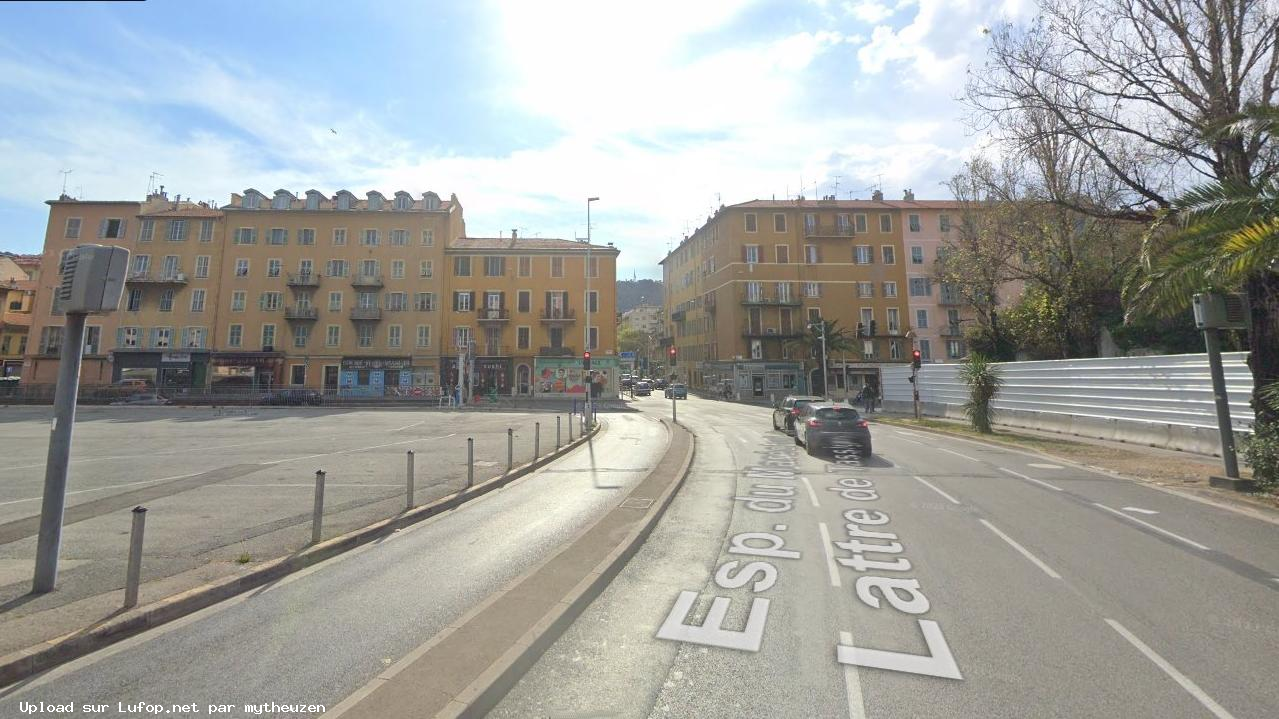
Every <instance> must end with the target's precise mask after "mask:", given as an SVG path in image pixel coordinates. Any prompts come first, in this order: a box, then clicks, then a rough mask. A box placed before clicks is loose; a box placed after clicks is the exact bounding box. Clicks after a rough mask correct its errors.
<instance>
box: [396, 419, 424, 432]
mask: <svg viewBox="0 0 1279 719" xmlns="http://www.w3.org/2000/svg"><path fill="white" fill-rule="evenodd" d="M419 424H426V420H422V421H421V422H414V423H413V424H406V425H404V426H403V427H396V428H395V429H393V430H391V431H392V432H399V431H401V430H405V429H408V428H410V427H416V426H418V425H419Z"/></svg>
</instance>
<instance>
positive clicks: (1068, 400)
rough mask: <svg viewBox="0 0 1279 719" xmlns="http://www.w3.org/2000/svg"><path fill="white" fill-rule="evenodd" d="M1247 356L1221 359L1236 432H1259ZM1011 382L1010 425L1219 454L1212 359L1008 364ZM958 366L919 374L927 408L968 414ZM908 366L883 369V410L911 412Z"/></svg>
mask: <svg viewBox="0 0 1279 719" xmlns="http://www.w3.org/2000/svg"><path fill="white" fill-rule="evenodd" d="M1246 360H1247V353H1245V352H1230V353H1225V354H1223V355H1222V361H1223V364H1224V368H1225V375H1226V391H1227V394H1228V396H1229V398H1230V415H1231V420H1232V422H1233V425H1234V429H1235V432H1236V433H1249V432H1251V431H1252V423H1253V421H1254V419H1255V418H1254V415H1253V411H1252V408H1251V407H1250V406H1249V404H1248V401H1249V399H1250V398H1251V395H1252V374H1251V373H1250V372H1249V370H1248V366H1247V364H1246ZM996 366H997V367H999V369H1000V371H1001V373H1002V375H1003V378H1004V385H1003V388H1002V389H1001V390H1000V391H999V395H998V396H997V397H996V399H995V401H994V403H993V406H994V407H995V409H996V411H997V412H998V413H999V414H998V417H997V421H998V422H1000V423H1003V424H1008V425H1013V426H1022V427H1032V428H1035V429H1046V430H1050V431H1055V432H1067V433H1072V434H1079V435H1084V436H1091V437H1102V438H1105V439H1118V440H1122V441H1128V442H1137V443H1141V444H1150V445H1155V446H1161V447H1168V448H1171V449H1183V450H1187V451H1192V452H1202V453H1211V454H1219V453H1220V441H1219V438H1218V435H1217V415H1216V410H1215V407H1214V404H1213V396H1212V381H1211V379H1210V377H1209V375H1208V355H1206V354H1188V355H1158V356H1153V357H1114V358H1099V359H1079V360H1050V361H1039V362H1003V363H999V364H998V365H996ZM958 370H959V365H955V364H928V365H924V366H923V367H921V368H920V370H919V396H920V401H921V403H922V411H923V412H924V413H925V414H929V415H935V416H949V417H959V416H962V409H961V408H962V405H963V403H964V400H965V398H966V397H967V393H968V388H967V387H966V386H965V385H964V383H963V382H961V381H960V380H959V377H958ZM909 377H910V368H909V367H892V368H885V369H884V370H883V386H884V392H883V395H884V406H885V408H887V409H891V410H899V411H910V409H911V405H912V396H911V385H910V381H909V379H908V378H909Z"/></svg>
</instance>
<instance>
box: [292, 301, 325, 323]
mask: <svg viewBox="0 0 1279 719" xmlns="http://www.w3.org/2000/svg"><path fill="white" fill-rule="evenodd" d="M319 317H320V310H318V309H316V308H315V307H313V306H311V305H292V306H289V307H285V308H284V319H286V320H301V321H311V322H314V321H315V320H317V319H319Z"/></svg>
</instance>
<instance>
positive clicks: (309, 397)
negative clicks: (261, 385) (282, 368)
mask: <svg viewBox="0 0 1279 719" xmlns="http://www.w3.org/2000/svg"><path fill="white" fill-rule="evenodd" d="M323 401H324V395H322V394H320V393H319V392H316V391H315V390H313V389H281V390H276V391H275V392H267V393H266V394H264V395H262V398H261V403H262V404H277V405H278V404H282V405H303V404H309V405H312V406H318V405H319V404H321V403H322V402H323Z"/></svg>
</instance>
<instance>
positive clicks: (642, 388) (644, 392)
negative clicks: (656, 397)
mask: <svg viewBox="0 0 1279 719" xmlns="http://www.w3.org/2000/svg"><path fill="white" fill-rule="evenodd" d="M651 394H653V385H651V384H649V383H648V382H644V381H639V382H636V383H635V395H636V396H637V397H647V396H649V395H651Z"/></svg>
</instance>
